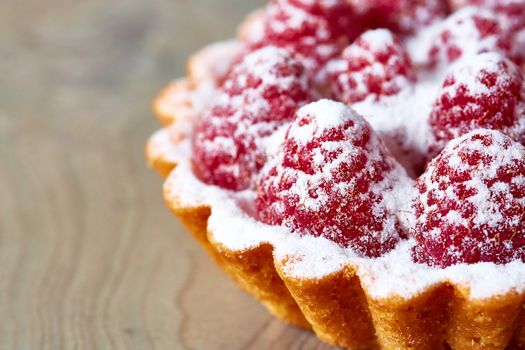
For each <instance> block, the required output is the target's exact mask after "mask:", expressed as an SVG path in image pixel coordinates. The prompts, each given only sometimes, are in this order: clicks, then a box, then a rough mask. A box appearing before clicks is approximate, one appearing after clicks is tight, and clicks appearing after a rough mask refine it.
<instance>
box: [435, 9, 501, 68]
mask: <svg viewBox="0 0 525 350" xmlns="http://www.w3.org/2000/svg"><path fill="white" fill-rule="evenodd" d="M503 36H504V28H502V23H501V20H500V18H499V17H498V16H497V15H496V14H494V13H492V12H491V11H487V10H483V9H478V8H474V7H465V8H462V9H460V10H458V11H456V12H455V13H454V14H452V15H451V16H450V17H448V18H447V19H446V20H445V21H443V22H442V23H441V24H440V25H439V26H438V28H437V30H436V31H435V33H433V35H431V36H430V37H429V38H426V39H427V42H429V43H432V46H431V47H430V49H429V52H428V56H429V60H430V63H431V64H437V63H441V64H448V63H450V62H454V61H456V60H457V59H459V58H460V57H465V56H471V55H475V54H478V53H481V52H486V51H498V50H499V46H498V41H499V40H501V38H502V37H503Z"/></svg>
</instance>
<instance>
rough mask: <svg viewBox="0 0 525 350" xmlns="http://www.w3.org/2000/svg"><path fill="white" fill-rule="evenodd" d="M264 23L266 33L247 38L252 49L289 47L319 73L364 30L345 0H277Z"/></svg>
mask: <svg viewBox="0 0 525 350" xmlns="http://www.w3.org/2000/svg"><path fill="white" fill-rule="evenodd" d="M263 21H264V23H263V25H262V27H263V29H262V30H263V33H262V34H261V35H254V36H253V38H246V39H245V40H247V41H248V42H247V44H248V47H249V48H251V49H257V48H260V47H264V46H267V45H274V46H278V47H282V48H285V49H287V50H289V51H291V52H293V53H294V54H295V55H296V56H297V58H298V59H300V60H301V61H302V62H303V63H304V64H305V66H306V68H307V69H308V70H309V71H311V72H315V73H317V72H318V71H319V70H320V69H321V68H322V67H323V65H324V64H325V63H326V62H327V61H328V60H329V59H331V58H333V57H335V56H336V55H338V54H339V53H340V52H341V51H342V49H343V48H344V47H345V46H346V45H348V44H349V43H350V42H351V41H352V40H353V39H354V38H355V37H356V36H357V35H358V33H359V31H360V25H359V24H358V23H357V22H358V21H357V20H356V18H355V17H354V16H353V11H352V8H351V7H350V5H349V4H348V3H347V2H346V1H345V0H323V1H311V0H274V1H273V2H272V3H271V4H270V5H269V6H268V7H267V10H266V15H265V17H264V19H263Z"/></svg>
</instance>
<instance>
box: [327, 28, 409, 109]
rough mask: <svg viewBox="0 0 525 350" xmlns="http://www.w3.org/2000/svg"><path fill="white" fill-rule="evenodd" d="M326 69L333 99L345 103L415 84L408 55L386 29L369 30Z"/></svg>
mask: <svg viewBox="0 0 525 350" xmlns="http://www.w3.org/2000/svg"><path fill="white" fill-rule="evenodd" d="M327 69H328V75H329V77H330V78H331V88H332V94H333V96H334V97H335V98H336V99H338V100H340V101H343V102H345V103H355V102H358V101H362V100H364V99H365V98H371V97H375V99H376V100H377V99H379V97H380V96H390V95H395V94H397V93H399V92H400V91H401V90H402V89H403V88H406V87H407V86H410V84H412V83H413V82H415V81H416V70H415V69H414V67H413V65H412V62H411V60H410V57H409V56H408V53H407V52H406V51H405V49H404V47H403V46H402V44H401V42H400V41H399V39H398V38H396V37H395V36H394V34H393V33H392V32H390V31H389V30H387V29H376V30H369V31H366V32H365V33H363V34H362V35H361V36H360V37H358V38H357V39H356V41H355V42H354V43H353V44H351V45H350V46H348V47H347V48H346V49H345V50H344V51H343V54H342V57H341V58H340V59H337V60H333V61H331V62H330V64H329V65H328V68H327Z"/></svg>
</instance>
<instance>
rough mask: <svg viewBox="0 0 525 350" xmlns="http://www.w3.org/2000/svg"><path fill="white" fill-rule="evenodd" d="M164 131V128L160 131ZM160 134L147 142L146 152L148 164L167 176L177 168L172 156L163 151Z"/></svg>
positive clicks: (163, 175)
mask: <svg viewBox="0 0 525 350" xmlns="http://www.w3.org/2000/svg"><path fill="white" fill-rule="evenodd" d="M160 132H164V130H162V131H160ZM158 136H159V135H158V134H155V135H153V136H152V137H150V139H149V140H148V142H147V144H146V149H145V154H146V161H147V163H148V166H149V167H151V168H153V169H154V170H155V171H156V172H157V173H159V174H160V176H162V177H163V178H167V177H168V175H169V174H170V172H171V171H172V170H173V169H174V168H175V165H176V164H175V162H174V161H173V160H172V159H171V158H170V156H169V155H168V154H167V153H166V152H164V151H163V149H162V147H163V145H162V144H161V140H159V139H158Z"/></svg>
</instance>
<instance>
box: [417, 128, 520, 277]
mask: <svg viewBox="0 0 525 350" xmlns="http://www.w3.org/2000/svg"><path fill="white" fill-rule="evenodd" d="M417 186H418V189H419V198H418V199H417V200H416V201H415V204H414V206H415V210H416V217H417V219H416V228H415V238H416V240H417V245H416V246H415V248H414V251H413V252H414V258H415V260H416V261H418V262H422V263H426V264H428V265H431V266H439V267H443V268H444V267H447V266H451V265H454V264H459V263H468V264H474V263H478V262H494V263H498V264H505V263H508V262H510V261H513V260H516V259H520V260H522V261H524V262H525V148H524V147H523V146H522V145H521V144H519V143H517V142H514V141H513V140H512V139H511V138H509V137H507V136H506V135H504V134H502V133H500V132H498V131H493V130H482V129H480V130H476V131H473V132H470V133H468V134H466V135H464V136H462V137H460V138H458V139H455V140H453V141H451V142H450V143H449V144H448V146H447V147H446V148H445V150H444V151H443V152H442V153H441V154H440V155H439V156H438V157H437V158H435V159H434V160H433V161H432V162H431V163H430V165H429V167H428V168H427V170H426V172H425V173H424V174H423V175H422V176H421V177H420V178H419V179H418V183H417Z"/></svg>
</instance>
